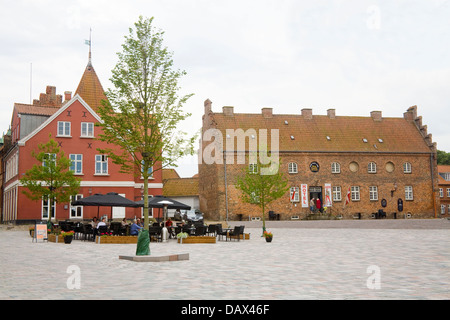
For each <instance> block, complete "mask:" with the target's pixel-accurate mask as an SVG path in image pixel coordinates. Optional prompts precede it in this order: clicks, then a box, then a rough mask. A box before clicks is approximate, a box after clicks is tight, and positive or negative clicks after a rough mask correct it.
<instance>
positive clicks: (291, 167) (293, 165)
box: [288, 162, 298, 173]
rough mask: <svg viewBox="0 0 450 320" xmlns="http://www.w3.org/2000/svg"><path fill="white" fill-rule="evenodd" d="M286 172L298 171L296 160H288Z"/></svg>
mask: <svg viewBox="0 0 450 320" xmlns="http://www.w3.org/2000/svg"><path fill="white" fill-rule="evenodd" d="M288 172H289V173H298V165H297V163H296V162H289V164H288Z"/></svg>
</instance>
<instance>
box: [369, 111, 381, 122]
mask: <svg viewBox="0 0 450 320" xmlns="http://www.w3.org/2000/svg"><path fill="white" fill-rule="evenodd" d="M370 116H371V117H372V119H373V121H381V118H382V117H381V111H372V112H371V113H370Z"/></svg>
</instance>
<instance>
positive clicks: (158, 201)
mask: <svg viewBox="0 0 450 320" xmlns="http://www.w3.org/2000/svg"><path fill="white" fill-rule="evenodd" d="M162 201H168V202H171V203H172V204H168V203H167V202H166V204H167V209H180V210H191V207H190V206H188V205H186V204H184V203H181V202H178V201H176V200H173V199H170V198H167V197H164V196H154V197H149V198H148V207H149V208H164V204H165V203H164V202H162ZM136 204H138V206H139V207H143V206H144V200H140V201H136Z"/></svg>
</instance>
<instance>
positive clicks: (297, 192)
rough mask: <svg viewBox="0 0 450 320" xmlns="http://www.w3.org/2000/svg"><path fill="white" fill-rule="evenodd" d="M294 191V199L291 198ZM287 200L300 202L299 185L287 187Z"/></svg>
mask: <svg viewBox="0 0 450 320" xmlns="http://www.w3.org/2000/svg"><path fill="white" fill-rule="evenodd" d="M294 192H295V194H294V199H292V194H293V193H294ZM289 200H291V202H300V188H299V187H291V188H290V189H289Z"/></svg>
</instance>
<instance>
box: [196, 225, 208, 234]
mask: <svg viewBox="0 0 450 320" xmlns="http://www.w3.org/2000/svg"><path fill="white" fill-rule="evenodd" d="M205 234H206V229H205V226H203V225H202V226H198V227H195V235H196V236H204V235H205Z"/></svg>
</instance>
